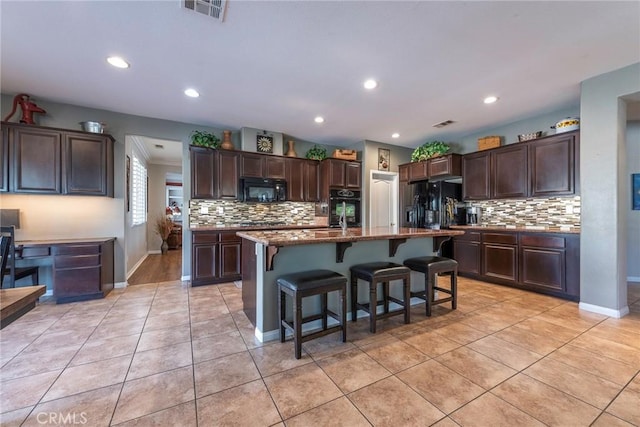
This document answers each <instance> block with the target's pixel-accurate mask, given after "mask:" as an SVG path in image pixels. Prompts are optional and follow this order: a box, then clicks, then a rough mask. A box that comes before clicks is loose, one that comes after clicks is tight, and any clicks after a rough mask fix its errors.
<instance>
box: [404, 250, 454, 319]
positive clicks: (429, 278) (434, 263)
mask: <svg viewBox="0 0 640 427" xmlns="http://www.w3.org/2000/svg"><path fill="white" fill-rule="evenodd" d="M404 265H405V266H407V267H409V268H410V269H411V270H413V271H418V272H420V273H424V287H425V289H424V290H423V291H418V292H411V296H412V297H418V298H422V299H423V300H425V301H426V305H427V307H426V312H427V316H431V307H433V306H434V305H437V304H443V303H445V302H451V309H452V310H455V309H456V303H457V281H458V280H457V278H458V262H457V261H455V260H453V259H450V258H445V257H440V256H424V257H416V258H409V259H407V260H405V261H404ZM439 273H449V274H450V276H451V286H450V288H449V289H445V288H441V287H439V286H438V284H437V277H436V276H437V275H438V274H439ZM435 291H440V292H443V293H445V294H447V295H449V296H448V297H445V298H438V299H436V298H435Z"/></svg>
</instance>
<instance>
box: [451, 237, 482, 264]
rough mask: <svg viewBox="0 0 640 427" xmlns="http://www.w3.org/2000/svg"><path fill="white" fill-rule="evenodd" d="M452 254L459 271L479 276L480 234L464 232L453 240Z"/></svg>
mask: <svg viewBox="0 0 640 427" xmlns="http://www.w3.org/2000/svg"><path fill="white" fill-rule="evenodd" d="M453 253H454V254H455V259H456V261H458V269H459V270H460V271H464V272H468V273H473V274H480V259H481V257H480V233H475V232H472V231H469V232H466V233H465V234H464V235H463V236H456V237H455V238H454V239H453Z"/></svg>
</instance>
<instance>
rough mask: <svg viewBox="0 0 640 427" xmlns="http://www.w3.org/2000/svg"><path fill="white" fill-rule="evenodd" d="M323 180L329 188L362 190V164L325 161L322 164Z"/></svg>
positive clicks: (337, 160) (332, 160)
mask: <svg viewBox="0 0 640 427" xmlns="http://www.w3.org/2000/svg"><path fill="white" fill-rule="evenodd" d="M320 168H321V171H320V173H321V174H322V180H323V182H324V183H326V185H327V187H339V188H355V189H359V188H360V175H361V166H360V162H356V161H349V160H340V159H325V160H323V161H322V163H321V166H320Z"/></svg>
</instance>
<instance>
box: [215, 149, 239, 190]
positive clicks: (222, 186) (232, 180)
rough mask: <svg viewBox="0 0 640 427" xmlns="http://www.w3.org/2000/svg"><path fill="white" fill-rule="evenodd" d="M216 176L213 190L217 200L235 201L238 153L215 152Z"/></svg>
mask: <svg viewBox="0 0 640 427" xmlns="http://www.w3.org/2000/svg"><path fill="white" fill-rule="evenodd" d="M216 157H217V159H216V165H217V171H218V173H217V174H216V176H217V180H216V182H215V183H214V188H215V190H216V191H217V196H216V197H217V198H219V199H228V200H236V199H238V191H239V190H238V177H239V173H238V164H239V157H240V155H239V153H237V152H236V151H227V150H217V152H216Z"/></svg>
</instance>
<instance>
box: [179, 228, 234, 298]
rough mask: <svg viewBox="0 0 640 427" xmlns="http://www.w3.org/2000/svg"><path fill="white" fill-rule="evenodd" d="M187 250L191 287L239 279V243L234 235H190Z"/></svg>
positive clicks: (207, 233) (228, 233)
mask: <svg viewBox="0 0 640 427" xmlns="http://www.w3.org/2000/svg"><path fill="white" fill-rule="evenodd" d="M191 246H192V251H191V273H192V277H191V284H192V286H200V285H210V284H214V283H221V282H228V281H233V280H239V279H241V278H242V271H241V252H240V250H241V241H240V238H239V237H238V236H236V232H235V231H227V232H224V231H194V232H193V241H192V245H191Z"/></svg>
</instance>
